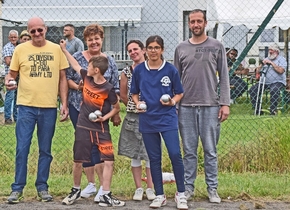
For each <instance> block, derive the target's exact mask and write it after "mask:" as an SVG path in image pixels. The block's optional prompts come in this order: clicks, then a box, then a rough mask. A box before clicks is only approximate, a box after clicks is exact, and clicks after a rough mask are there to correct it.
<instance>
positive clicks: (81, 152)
mask: <svg viewBox="0 0 290 210" xmlns="http://www.w3.org/2000/svg"><path fill="white" fill-rule="evenodd" d="M60 46H61V49H62V51H63V52H64V54H65V55H66V57H67V59H68V61H69V63H70V65H71V66H72V67H73V69H74V70H75V71H77V72H78V73H79V74H80V75H81V77H82V79H83V103H82V105H81V109H80V114H79V117H78V122H77V126H76V132H75V142H74V149H73V150H74V167H73V179H74V186H73V188H72V189H71V193H70V194H69V195H68V196H67V197H66V198H65V199H64V200H63V201H62V203H63V204H65V205H70V204H73V203H74V201H75V200H77V199H78V198H79V197H80V193H81V189H80V184H81V176H82V163H83V162H90V161H91V160H90V159H91V150H92V146H93V144H96V145H98V148H99V151H100V158H101V160H102V161H104V171H103V194H102V195H101V196H100V202H99V205H100V206H124V205H125V202H123V201H120V200H118V199H117V198H115V197H113V196H112V193H111V192H110V186H111V180H112V174H113V164H114V153H113V144H112V140H111V134H110V129H109V119H110V118H111V117H113V116H114V115H115V114H117V113H118V112H119V111H120V104H119V101H118V98H117V96H116V93H115V91H114V89H113V85H111V84H110V83H109V82H108V81H107V80H106V79H105V78H104V76H103V75H104V73H105V72H106V70H107V69H108V59H107V58H106V57H105V56H101V55H100V56H97V57H92V58H91V59H90V60H89V65H88V70H85V69H81V66H80V65H79V64H78V62H77V61H76V60H75V59H74V58H73V57H72V56H71V55H70V53H69V52H68V51H67V50H66V48H65V41H64V40H62V41H61V43H60ZM96 110H100V111H101V112H102V116H99V117H97V119H96V120H90V119H89V114H90V113H92V112H94V111H96Z"/></svg>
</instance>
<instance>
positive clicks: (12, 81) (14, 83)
mask: <svg viewBox="0 0 290 210" xmlns="http://www.w3.org/2000/svg"><path fill="white" fill-rule="evenodd" d="M8 84H9V85H16V84H17V83H16V81H15V80H10V81H9V82H8Z"/></svg>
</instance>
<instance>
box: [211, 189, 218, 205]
mask: <svg viewBox="0 0 290 210" xmlns="http://www.w3.org/2000/svg"><path fill="white" fill-rule="evenodd" d="M208 198H209V202H211V203H220V202H221V198H220V197H219V195H218V193H217V190H216V189H209V190H208Z"/></svg>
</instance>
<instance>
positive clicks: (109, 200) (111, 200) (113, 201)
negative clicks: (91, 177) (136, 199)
mask: <svg viewBox="0 0 290 210" xmlns="http://www.w3.org/2000/svg"><path fill="white" fill-rule="evenodd" d="M125 204H126V203H125V202H124V201H120V200H119V199H118V198H116V197H114V196H112V192H109V193H108V194H104V195H101V196H100V202H99V206H104V207H106V206H125Z"/></svg>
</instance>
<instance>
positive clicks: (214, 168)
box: [174, 9, 230, 203]
mask: <svg viewBox="0 0 290 210" xmlns="http://www.w3.org/2000/svg"><path fill="white" fill-rule="evenodd" d="M188 22H189V23H188V26H189V29H190V30H191V33H192V38H190V39H189V40H186V41H184V42H182V43H180V44H179V45H178V46H177V48H176V50H175V55H174V65H175V66H176V68H177V69H178V71H179V75H180V78H181V81H182V85H183V88H184V96H183V98H182V99H181V101H180V103H179V110H178V117H179V129H180V134H181V138H182V143H183V150H184V171H185V172H184V178H185V190H186V191H185V194H186V197H187V199H189V198H190V197H191V196H193V192H194V181H195V179H196V176H197V162H198V161H197V148H198V141H199V138H200V140H201V143H202V146H203V150H204V168H205V181H206V184H207V191H208V197H209V201H210V202H212V203H220V202H221V199H220V197H219V195H218V193H217V187H218V180H217V174H218V164H217V162H218V161H217V148H216V146H217V143H218V140H219V135H220V123H221V122H223V121H224V120H226V119H227V118H228V115H229V113H230V110H229V105H230V87H229V84H230V83H229V73H228V68H227V61H226V52H225V50H224V46H223V45H222V44H221V43H220V42H219V41H217V40H215V39H213V38H211V37H208V36H207V35H206V34H205V27H206V25H207V20H206V14H205V12H204V11H202V10H200V9H196V10H193V11H192V12H190V14H189V17H188ZM217 75H218V76H219V80H220V81H219V82H218V80H217ZM218 86H219V91H218ZM218 92H219V93H218Z"/></svg>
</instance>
